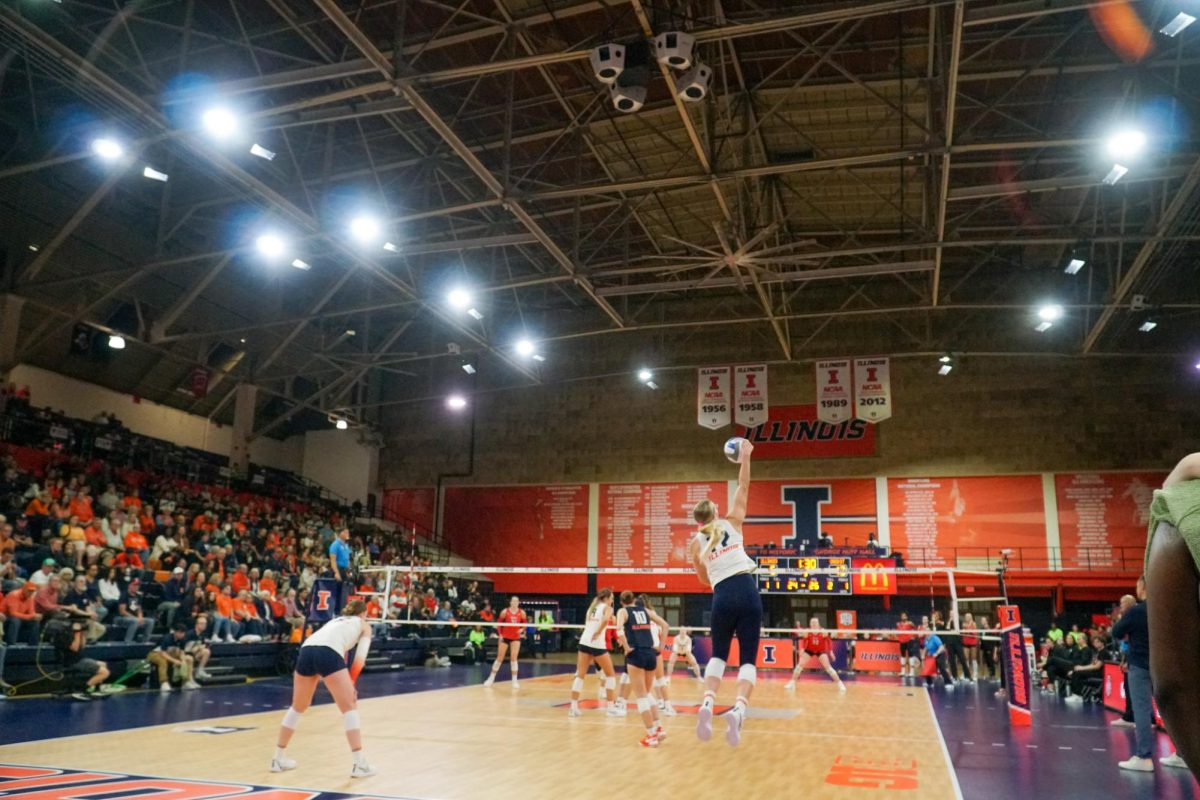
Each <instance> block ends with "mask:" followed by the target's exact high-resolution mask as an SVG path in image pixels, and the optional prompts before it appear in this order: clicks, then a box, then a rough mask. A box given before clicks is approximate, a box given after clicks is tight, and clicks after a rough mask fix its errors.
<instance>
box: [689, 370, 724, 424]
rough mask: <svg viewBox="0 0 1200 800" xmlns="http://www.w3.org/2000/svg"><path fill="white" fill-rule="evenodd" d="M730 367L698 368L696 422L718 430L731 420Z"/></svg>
mask: <svg viewBox="0 0 1200 800" xmlns="http://www.w3.org/2000/svg"><path fill="white" fill-rule="evenodd" d="M729 373H730V370H729V367H700V369H698V370H696V378H697V387H696V422H698V423H699V424H700V426H701V427H703V428H709V429H711V430H714V431H715V430H717V429H719V428H724V427H725V426H726V425H728V424H729V423H730V421H731V416H730V409H729V406H730V403H731V390H730V385H729V384H730V377H729Z"/></svg>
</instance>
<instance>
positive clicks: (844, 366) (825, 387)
mask: <svg viewBox="0 0 1200 800" xmlns="http://www.w3.org/2000/svg"><path fill="white" fill-rule="evenodd" d="M851 380H852V378H851V377H850V359H848V358H843V359H838V360H835V361H818V362H817V419H819V420H821V422H828V423H830V424H832V425H836V424H837V423H839V422H845V421H846V420H848V419H851V418H853V417H854V412H853V411H852V410H851V400H853V398H852V397H851V395H850V386H851Z"/></svg>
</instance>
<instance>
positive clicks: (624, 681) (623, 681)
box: [621, 672, 629, 686]
mask: <svg viewBox="0 0 1200 800" xmlns="http://www.w3.org/2000/svg"><path fill="white" fill-rule="evenodd" d="M627 683H629V673H628V672H622V673H621V685H622V686H624V685H625V684H627Z"/></svg>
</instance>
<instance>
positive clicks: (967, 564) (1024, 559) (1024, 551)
mask: <svg viewBox="0 0 1200 800" xmlns="http://www.w3.org/2000/svg"><path fill="white" fill-rule="evenodd" d="M902 554H903V557H904V563H905V566H908V567H952V568H955V569H985V570H993V569H999V568H1000V567H1002V566H1003V567H1006V568H1007V569H1009V570H1015V571H1020V570H1053V571H1082V572H1130V573H1140V572H1141V571H1142V561H1143V559H1144V558H1145V554H1146V551H1145V549H1144V548H1142V547H928V548H922V547H909V548H907V549H903V550H902Z"/></svg>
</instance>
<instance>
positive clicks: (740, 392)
mask: <svg viewBox="0 0 1200 800" xmlns="http://www.w3.org/2000/svg"><path fill="white" fill-rule="evenodd" d="M733 393H734V399H733V421H734V422H736V423H737V424H738V425H745V426H746V427H747V428H754V427H757V426H759V425H762V424H763V423H764V422H766V421H767V365H766V364H743V365H741V366H737V367H734V368H733Z"/></svg>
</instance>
